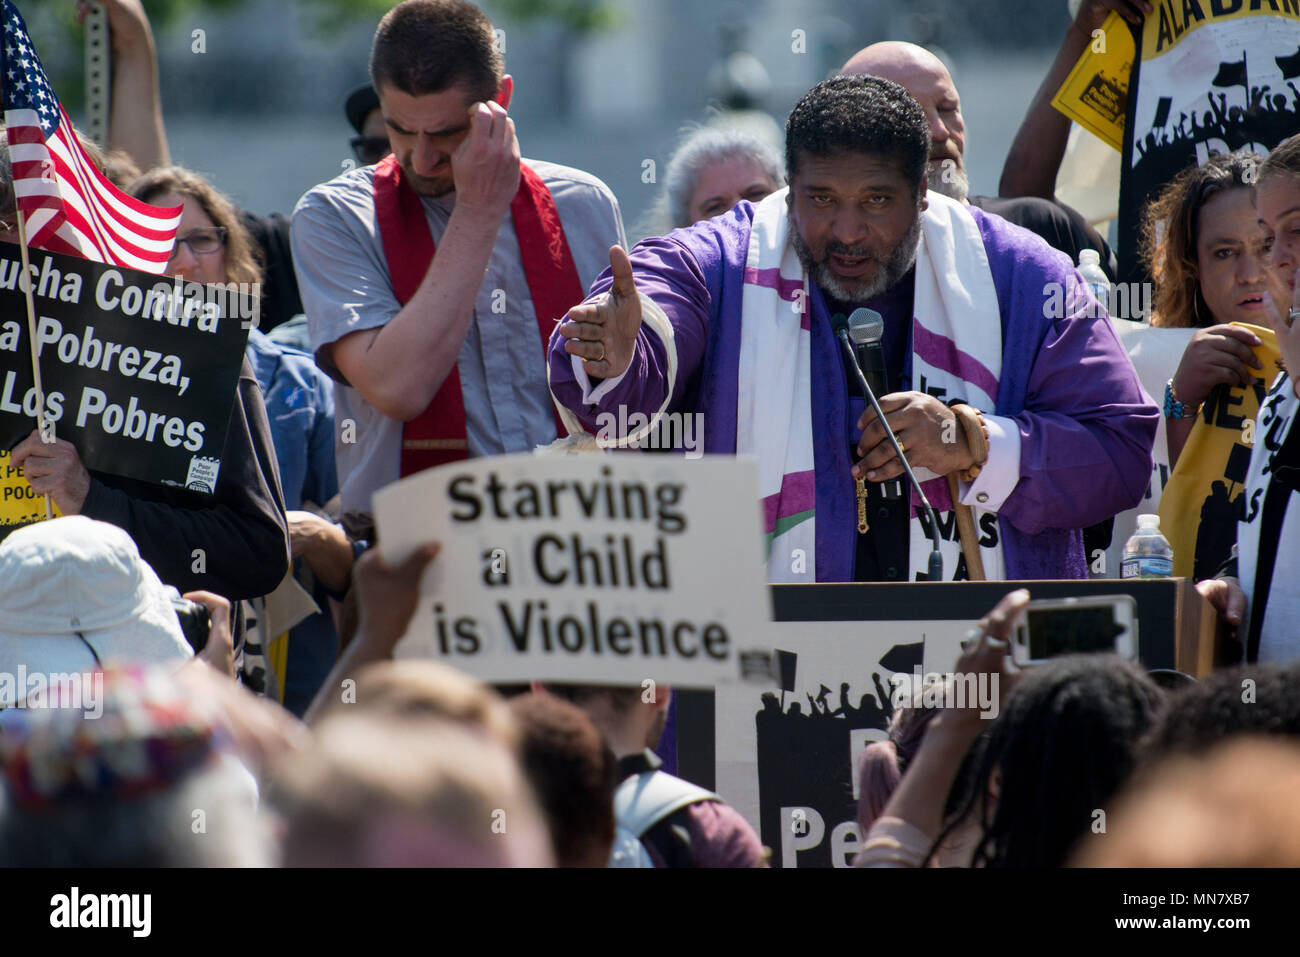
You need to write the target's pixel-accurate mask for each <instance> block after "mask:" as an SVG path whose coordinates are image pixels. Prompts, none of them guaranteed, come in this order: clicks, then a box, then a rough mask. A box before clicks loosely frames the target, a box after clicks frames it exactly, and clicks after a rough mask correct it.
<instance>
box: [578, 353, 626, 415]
mask: <svg viewBox="0 0 1300 957" xmlns="http://www.w3.org/2000/svg"><path fill="white" fill-rule="evenodd" d="M569 358H570V359H572V360H573V378H574V379H575V380H576V381H577V383H578V387H579V388H581V389H582V404H583V405H596V404H597V403H599V402H600V400H601V399H603V398H604V397H605V396H606V395H608V394H609V393H610V392H612V391H614V390H615V389H617V388H618V384H619V383H620V382H622V381H623V377H624V376H626V375H627V374H628V372H629V371H630V370H631V368H632V367H631V366H630V365H629V366H628V367H627V368H626V369H624V370H623V371H622V372H621V373H619V374H618V375H616V376H615V377H614V378H612V379H603V380H601V383H600V385H598V386H596V388H594V389H593V388H592V387H591V379H590V377H589V376H588V375H587V370H586V369H585V368H583V365H582V357H581V356H570V357H569Z"/></svg>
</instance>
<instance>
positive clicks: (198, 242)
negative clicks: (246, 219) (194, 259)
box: [167, 226, 226, 262]
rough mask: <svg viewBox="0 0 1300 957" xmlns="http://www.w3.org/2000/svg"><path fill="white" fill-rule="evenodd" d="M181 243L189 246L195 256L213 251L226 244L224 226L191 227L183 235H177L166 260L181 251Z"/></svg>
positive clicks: (174, 256)
mask: <svg viewBox="0 0 1300 957" xmlns="http://www.w3.org/2000/svg"><path fill="white" fill-rule="evenodd" d="M182 243H184V244H185V245H186V246H189V247H190V252H192V253H193V254H194V255H196V256H206V255H208V254H209V253H215V252H216V251H217V250H218V249H220V248H221V247H222V246H224V245H225V244H226V228H225V227H224V226H214V227H212V228H211V229H192V230H190V231H189V232H188V233H186V234H185V235H184V236H177V237H176V245H175V246H173V247H172V254H171V255H170V256H168V257H167V261H168V262H171V261H172V260H173V259H175V258H176V254H177V253H178V252H180V251H181V244H182Z"/></svg>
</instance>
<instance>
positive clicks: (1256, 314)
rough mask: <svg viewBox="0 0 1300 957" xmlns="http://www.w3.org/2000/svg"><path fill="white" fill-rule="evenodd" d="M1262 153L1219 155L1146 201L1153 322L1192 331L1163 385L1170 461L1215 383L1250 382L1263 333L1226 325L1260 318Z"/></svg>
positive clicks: (1145, 247)
mask: <svg viewBox="0 0 1300 957" xmlns="http://www.w3.org/2000/svg"><path fill="white" fill-rule="evenodd" d="M1259 163H1260V160H1259V158H1258V157H1257V156H1255V154H1253V153H1250V152H1248V151H1244V150H1243V151H1239V152H1236V153H1229V154H1220V155H1217V156H1213V157H1211V158H1210V160H1209V161H1208V162H1206V163H1205V164H1204V165H1202V166H1193V167H1190V168H1188V169H1186V170H1184V171H1183V172H1182V173H1180V174H1179V175H1178V176H1176V177H1175V178H1174V179H1173V180H1172V181H1171V182H1170V183H1169V185H1168V186H1166V187H1165V189H1164V191H1163V192H1161V194H1160V195H1159V196H1158V197H1157V198H1156V199H1155V200H1154V201H1153V202H1152V203H1151V205H1150V206H1149V207H1148V208H1147V211H1146V217H1145V226H1144V230H1143V255H1144V258H1145V259H1146V263H1147V267H1148V269H1149V270H1150V273H1151V277H1152V279H1153V280H1154V282H1155V295H1154V303H1153V306H1154V308H1153V309H1152V318H1151V324H1152V325H1153V326H1161V327H1164V328H1189V327H1190V328H1195V329H1196V330H1197V332H1196V334H1195V335H1194V336H1193V337H1192V341H1191V342H1190V343H1188V345H1187V348H1186V349H1184V350H1183V357H1182V360H1181V361H1180V362H1179V364H1178V370H1177V371H1176V372H1175V373H1174V376H1173V378H1172V379H1170V380H1169V382H1168V384H1167V385H1166V386H1165V427H1166V429H1165V435H1166V439H1167V441H1168V445H1169V464H1170V466H1171V467H1172V466H1173V465H1174V464H1175V463H1177V461H1178V456H1179V455H1180V454H1181V452H1182V450H1183V446H1184V445H1185V444H1186V442H1187V437H1188V436H1189V435H1190V434H1191V431H1192V425H1193V424H1194V423H1195V421H1196V410H1198V409H1199V408H1200V406H1201V405H1202V404H1203V403H1204V402H1205V400H1206V399H1207V398H1209V395H1210V392H1211V391H1212V390H1213V389H1214V388H1215V387H1216V386H1218V385H1229V386H1236V385H1249V384H1250V383H1251V382H1253V381H1254V379H1255V376H1256V372H1254V371H1252V370H1255V369H1258V368H1259V367H1260V366H1259V362H1258V360H1257V359H1256V358H1255V356H1254V353H1252V352H1251V348H1252V347H1253V346H1257V345H1259V339H1258V337H1257V336H1255V335H1254V334H1253V333H1251V332H1250V331H1249V330H1247V329H1242V328H1240V327H1238V326H1231V325H1229V323H1232V322H1244V323H1248V324H1250V325H1255V326H1259V325H1262V324H1263V316H1264V292H1265V278H1264V277H1265V271H1266V267H1265V263H1264V257H1263V242H1264V236H1263V232H1262V230H1261V229H1260V226H1259V221H1258V217H1257V216H1256V213H1255V205H1254V202H1253V189H1252V186H1253V184H1254V181H1255V179H1256V176H1257V173H1258V170H1259Z"/></svg>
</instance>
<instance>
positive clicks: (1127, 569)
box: [1119, 515, 1174, 578]
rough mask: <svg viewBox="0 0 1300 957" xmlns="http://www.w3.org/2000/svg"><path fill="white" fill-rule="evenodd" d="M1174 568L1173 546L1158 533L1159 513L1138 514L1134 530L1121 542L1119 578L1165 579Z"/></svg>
mask: <svg viewBox="0 0 1300 957" xmlns="http://www.w3.org/2000/svg"><path fill="white" fill-rule="evenodd" d="M1173 571H1174V549H1173V546H1171V545H1170V544H1169V539H1167V538H1165V537H1164V536H1163V535H1161V534H1160V516H1159V515H1139V516H1138V527H1137V531H1136V532H1134V533H1133V537H1132V538H1130V539H1129V540H1128V541H1127V542H1125V543H1124V559H1123V561H1122V562H1121V563H1120V566H1119V577H1120V578H1168V577H1169V576H1170V575H1172V574H1173Z"/></svg>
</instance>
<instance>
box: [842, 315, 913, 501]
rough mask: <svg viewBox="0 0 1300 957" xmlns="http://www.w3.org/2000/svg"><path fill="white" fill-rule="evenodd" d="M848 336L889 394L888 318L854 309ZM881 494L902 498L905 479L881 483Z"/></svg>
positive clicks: (875, 384)
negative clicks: (884, 341)
mask: <svg viewBox="0 0 1300 957" xmlns="http://www.w3.org/2000/svg"><path fill="white" fill-rule="evenodd" d="M848 330H849V339H850V340H852V342H853V352H854V355H856V356H857V362H858V368H859V369H861V370H862V374H863V375H864V376H865V377H866V379H867V384H868V385H870V387H871V391H872V392H874V393H875V394H876V395H888V394H889V393H890V392H892V391H893V389H891V388H890V387H889V373H888V372H887V371H886V370H885V349H884V347H883V346H882V345H881V344H880V338H881V336H883V335H884V334H885V320H884V318H883V317H882V316H881V315H880V313H878V312H876V310H874V309H854V310H853V312H852V313H850V314H849V321H848ZM880 494H881V495H882V496H884V497H885V498H902V497H903V480H902V479H893V480H891V481H889V482H881V483H880Z"/></svg>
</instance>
